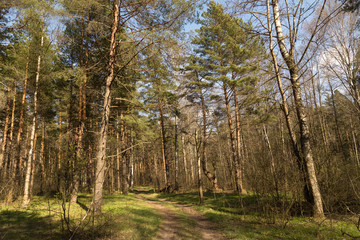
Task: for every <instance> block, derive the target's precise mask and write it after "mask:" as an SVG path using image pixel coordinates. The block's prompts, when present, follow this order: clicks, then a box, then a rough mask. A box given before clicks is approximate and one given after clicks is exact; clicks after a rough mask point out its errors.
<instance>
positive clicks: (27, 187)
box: [22, 35, 44, 207]
mask: <svg viewBox="0 0 360 240" xmlns="http://www.w3.org/2000/svg"><path fill="white" fill-rule="evenodd" d="M43 46H44V36H43V35H42V36H41V45H40V53H39V56H38V61H37V70H36V78H35V93H34V113H33V119H32V126H31V137H30V149H29V154H28V161H27V164H26V175H25V187H24V198H23V202H22V206H23V207H28V206H29V203H30V185H31V184H30V180H31V179H30V178H31V172H32V165H33V164H32V160H33V153H34V150H35V146H34V141H35V131H36V115H37V95H38V88H39V78H40V69H41V54H42V53H41V52H42V48H43Z"/></svg>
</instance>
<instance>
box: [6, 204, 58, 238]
mask: <svg viewBox="0 0 360 240" xmlns="http://www.w3.org/2000/svg"><path fill="white" fill-rule="evenodd" d="M55 224H60V223H54V222H53V221H52V220H51V218H50V217H43V216H40V215H39V213H36V212H30V211H29V212H28V211H19V210H4V211H0V239H62V236H61V235H60V234H59V232H57V231H54V229H55V227H56V225H55Z"/></svg>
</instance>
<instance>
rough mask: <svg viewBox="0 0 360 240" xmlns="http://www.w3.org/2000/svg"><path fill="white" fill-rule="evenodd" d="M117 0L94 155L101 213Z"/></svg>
mask: <svg viewBox="0 0 360 240" xmlns="http://www.w3.org/2000/svg"><path fill="white" fill-rule="evenodd" d="M119 4H120V2H119V0H115V1H114V3H113V14H114V17H113V23H112V28H111V40H110V51H109V63H108V67H109V70H110V73H109V75H108V77H107V78H106V85H105V96H104V105H103V111H102V120H101V129H100V134H99V144H98V151H97V156H96V160H97V162H96V173H95V188H94V197H93V207H94V212H96V213H101V204H102V198H103V185H104V180H105V162H106V142H107V134H108V127H109V118H110V104H111V84H112V83H113V81H114V78H115V53H116V51H115V50H116V45H117V44H116V33H117V30H118V25H119V17H120V7H119Z"/></svg>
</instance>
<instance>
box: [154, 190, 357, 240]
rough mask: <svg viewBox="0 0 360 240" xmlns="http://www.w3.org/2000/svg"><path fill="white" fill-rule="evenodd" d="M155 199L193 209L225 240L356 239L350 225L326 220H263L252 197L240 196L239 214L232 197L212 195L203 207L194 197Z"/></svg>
mask: <svg viewBox="0 0 360 240" xmlns="http://www.w3.org/2000/svg"><path fill="white" fill-rule="evenodd" d="M156 197H157V198H161V199H166V200H168V201H174V202H178V203H180V204H186V205H190V206H193V207H194V208H195V209H196V210H198V211H199V212H202V213H203V214H204V215H205V216H206V217H207V218H208V219H209V220H211V221H213V222H215V223H216V224H218V225H219V226H221V228H222V230H223V231H224V232H225V233H226V236H227V238H229V239H260V240H265V239H289V240H290V239H352V238H351V237H349V236H348V235H346V234H343V232H345V233H347V234H349V235H351V236H357V237H359V236H360V231H358V230H357V229H356V226H355V224H354V223H351V222H348V221H341V220H332V219H326V220H323V221H320V220H317V221H315V220H314V219H312V218H304V217H300V216H299V217H298V216H293V217H289V218H288V219H283V218H280V217H279V216H275V215H274V216H271V217H269V216H264V215H263V214H260V213H258V212H256V211H253V209H254V208H255V207H256V199H255V197H254V195H244V196H243V202H244V209H243V211H241V209H240V207H239V206H240V205H239V200H238V196H237V195H235V194H223V193H221V194H213V193H207V194H205V196H204V200H205V204H204V205H199V204H198V195H197V193H196V192H194V193H186V194H158V195H157V196H156Z"/></svg>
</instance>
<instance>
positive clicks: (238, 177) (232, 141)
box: [223, 83, 243, 197]
mask: <svg viewBox="0 0 360 240" xmlns="http://www.w3.org/2000/svg"><path fill="white" fill-rule="evenodd" d="M223 90H224V97H225V106H226V116H227V119H228V126H229V133H230V144H231V153H232V162H233V164H234V170H235V182H236V190H237V192H238V195H239V197H241V194H242V191H243V186H242V178H241V168H240V166H239V161H238V156H237V150H236V142H235V140H236V139H235V136H234V127H233V123H232V118H231V110H230V100H229V96H228V90H227V87H226V83H223Z"/></svg>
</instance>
